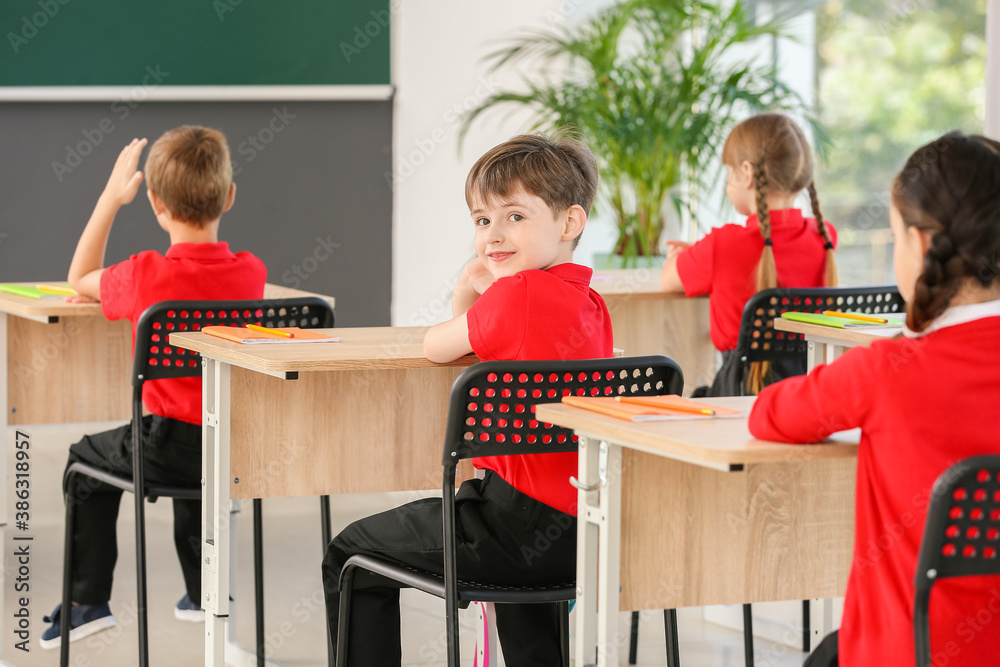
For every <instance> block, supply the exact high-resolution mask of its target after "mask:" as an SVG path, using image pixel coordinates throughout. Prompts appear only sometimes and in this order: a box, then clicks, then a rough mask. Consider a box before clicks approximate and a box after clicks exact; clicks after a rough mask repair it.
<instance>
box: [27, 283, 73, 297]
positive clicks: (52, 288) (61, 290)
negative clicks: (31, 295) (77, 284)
mask: <svg viewBox="0 0 1000 667" xmlns="http://www.w3.org/2000/svg"><path fill="white" fill-rule="evenodd" d="M35 289H37V290H39V291H41V292H50V293H52V294H65V295H66V296H76V290H75V289H73V288H72V287H60V286H58V285H35Z"/></svg>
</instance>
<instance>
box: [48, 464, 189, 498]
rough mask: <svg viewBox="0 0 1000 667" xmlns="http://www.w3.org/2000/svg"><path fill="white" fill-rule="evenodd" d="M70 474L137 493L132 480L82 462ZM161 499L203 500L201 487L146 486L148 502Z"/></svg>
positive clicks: (74, 466) (74, 465)
mask: <svg viewBox="0 0 1000 667" xmlns="http://www.w3.org/2000/svg"><path fill="white" fill-rule="evenodd" d="M68 472H75V473H78V474H81V475H86V476H87V477H91V478H93V479H96V480H98V481H100V482H104V483H105V484H107V485H109V486H113V487H115V488H116V489H121V490H122V491H128V492H129V493H135V483H134V482H133V481H132V479H131V478H129V477H119V476H117V475H112V474H111V473H108V472H105V471H103V470H101V469H100V468H95V467H94V466H91V465H87V464H86V463H83V462H81V461H77V462H76V463H74V464H72V465H71V466H70V467H69V471H68ZM159 498H189V499H193V500H197V499H199V498H201V486H158V485H156V484H146V500H148V501H149V502H151V503H155V502H156V501H157V500H158V499H159Z"/></svg>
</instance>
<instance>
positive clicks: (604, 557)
mask: <svg viewBox="0 0 1000 667" xmlns="http://www.w3.org/2000/svg"><path fill="white" fill-rule="evenodd" d="M754 400H755V399H754V398H753V397H740V398H714V399H711V402H712V403H714V404H717V405H719V406H724V407H733V408H738V409H741V410H749V408H750V407H751V406H752V405H753V401H754ZM536 414H537V417H538V419H539V420H541V421H545V422H548V423H552V424H557V425H559V426H563V427H567V428H572V429H574V430H575V431H576V433H577V435H579V436H580V472H579V479H580V480H582V483H583V484H590V485H593V489H592V490H589V491H587V490H581V491H580V495H579V498H580V503H579V508H580V509H579V515H578V516H579V522H580V523H579V526H578V540H579V548H578V553H577V586H578V588H577V605H576V609H577V626H576V629H575V630H574V632H573V637H574V639H575V641H576V655H577V656H578V660H579V656H593V655H594V647H595V646H596V647H597V656H598V661H597V664H598V665H602V666H603V665H617V664H618V653H619V647H620V646H622V644H623V643H627V642H628V637H627V636H618V635H617V628H618V612H619V611H620V610H633V611H636V610H642V609H674V608H677V607H688V606H706V605H717V604H742V603H746V602H765V601H778V600H805V599H809V598H833V597H838V596H841V595H843V594H844V590H845V589H846V587H847V574H848V570H849V568H850V562H851V550H852V545H853V540H854V514H853V513H854V475H855V468H856V460H857V446H856V443H857V436H856V435H853V434H849V435H845V436H842V438H843V440H844V441H843V442H838V443H824V444H820V445H812V446H802V445H785V444H779V443H772V442H765V441H761V440H756V439H754V438H752V437H751V436H750V432H749V431H748V429H747V423H746V419H745V418H736V419H715V420H704V419H702V420H689V421H660V422H644V423H632V422H626V421H622V420H620V419H616V418H613V417H607V416H604V415H600V414H597V413H595V412H590V411H588V410H583V409H580V408H574V407H570V406H567V405H563V404H559V403H554V404H547V405H539V406H538V408H537V413H536ZM619 586H620V588H619ZM619 591H620V592H619ZM578 664H588V665H589V664H591V663H590V662H588V661H585V662H583V663H578Z"/></svg>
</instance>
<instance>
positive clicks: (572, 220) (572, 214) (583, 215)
mask: <svg viewBox="0 0 1000 667" xmlns="http://www.w3.org/2000/svg"><path fill="white" fill-rule="evenodd" d="M586 224H587V212H586V211H584V210H583V207H582V206H580V205H579V204H573V205H572V206H570V207H569V208H568V209H566V221H565V222H563V233H562V240H563V241H572V240H573V239H575V238H576V237H578V236H579V235H580V234H582V233H583V228H584V226H586Z"/></svg>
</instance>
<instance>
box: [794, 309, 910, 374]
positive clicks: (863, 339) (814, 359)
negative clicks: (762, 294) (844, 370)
mask: <svg viewBox="0 0 1000 667" xmlns="http://www.w3.org/2000/svg"><path fill="white" fill-rule="evenodd" d="M774 328H775V329H776V330H777V331H789V332H791V333H797V334H802V335H803V336H804V337H805V339H806V342H807V343H809V352H808V357H807V362H808V368H809V370H812V369H813V368H815V367H816V366H817V365H818V364H828V363H830V362H831V361H833V360H834V359H836V358H837V357H839V356H840V355H841V354H843V353H844V350H846V349H847V348H849V347H855V346H858V345H868V344H870V343H871V342H873V341H876V340H882V339H885V338H895V337H896V336H898V335H899V333H900V332H901V331H902V329H901V328H900V327H888V326H887V327H884V328H875V327H872V328H864V329H838V328H836V327H825V326H823V325H821V324H809V323H808V322H795V321H794V320H786V319H784V318H775V320H774Z"/></svg>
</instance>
